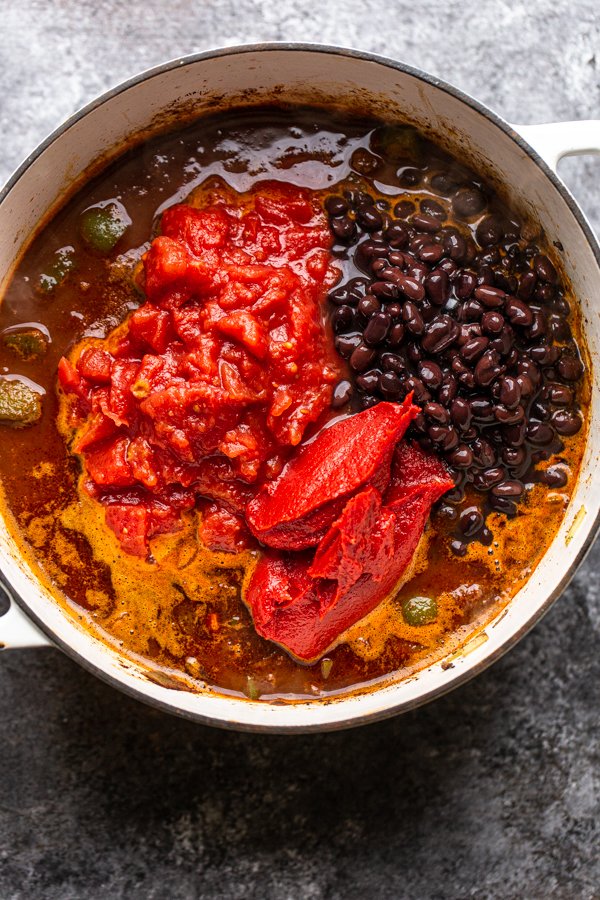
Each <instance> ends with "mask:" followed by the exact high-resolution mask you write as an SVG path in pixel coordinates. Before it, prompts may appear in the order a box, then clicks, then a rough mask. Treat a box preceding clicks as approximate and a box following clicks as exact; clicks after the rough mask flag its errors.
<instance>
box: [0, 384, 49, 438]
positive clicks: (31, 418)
mask: <svg viewBox="0 0 600 900" xmlns="http://www.w3.org/2000/svg"><path fill="white" fill-rule="evenodd" d="M41 415H42V403H41V400H40V396H39V394H36V392H35V391H33V390H32V389H31V388H30V387H29V385H27V384H25V383H24V382H22V381H8V380H6V379H5V378H2V379H0V424H3V425H12V426H13V427H15V428H22V427H24V426H26V425H33V424H34V423H35V422H37V421H38V419H39V418H40V416H41Z"/></svg>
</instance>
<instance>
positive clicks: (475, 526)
mask: <svg viewBox="0 0 600 900" xmlns="http://www.w3.org/2000/svg"><path fill="white" fill-rule="evenodd" d="M482 528H483V515H482V513H481V510H480V509H478V508H477V507H476V506H467V508H466V509H464V510H463V511H462V513H461V514H460V530H461V531H462V533H463V534H464V536H465V537H472V536H473V535H474V534H477V532H478V531H481V529H482Z"/></svg>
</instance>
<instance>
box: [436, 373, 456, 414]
mask: <svg viewBox="0 0 600 900" xmlns="http://www.w3.org/2000/svg"><path fill="white" fill-rule="evenodd" d="M457 393H458V384H457V381H456V378H455V377H454V375H452V374H451V373H450V372H447V373H446V374H445V375H444V377H443V379H442V386H441V387H440V389H439V391H438V399H439V401H440V403H443V404H444V406H448V405H449V404H450V403H451V402H452V400H454V398H455V397H456V395H457Z"/></svg>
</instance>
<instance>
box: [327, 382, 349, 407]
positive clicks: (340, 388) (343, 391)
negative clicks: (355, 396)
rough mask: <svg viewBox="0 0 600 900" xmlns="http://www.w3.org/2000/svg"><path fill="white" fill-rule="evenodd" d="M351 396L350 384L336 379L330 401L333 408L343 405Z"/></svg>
mask: <svg viewBox="0 0 600 900" xmlns="http://www.w3.org/2000/svg"><path fill="white" fill-rule="evenodd" d="M351 397H352V385H351V384H350V382H349V381H346V380H344V381H338V383H337V384H336V386H335V388H334V389H333V398H332V401H331V405H332V406H333V408H334V409H339V408H340V406H345V405H346V403H348V401H349V400H350V398H351Z"/></svg>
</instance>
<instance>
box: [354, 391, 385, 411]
mask: <svg viewBox="0 0 600 900" xmlns="http://www.w3.org/2000/svg"><path fill="white" fill-rule="evenodd" d="M380 399H381V398H380V397H376V396H375V395H373V394H361V395H360V397H359V404H360V407H361V409H369V407H371V406H376V405H377V404H378V403H379V401H380Z"/></svg>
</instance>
